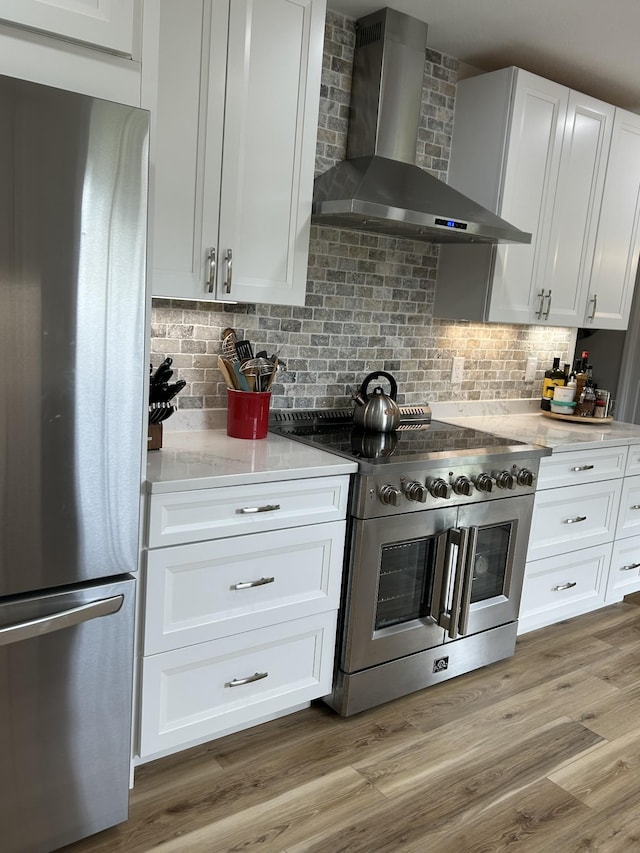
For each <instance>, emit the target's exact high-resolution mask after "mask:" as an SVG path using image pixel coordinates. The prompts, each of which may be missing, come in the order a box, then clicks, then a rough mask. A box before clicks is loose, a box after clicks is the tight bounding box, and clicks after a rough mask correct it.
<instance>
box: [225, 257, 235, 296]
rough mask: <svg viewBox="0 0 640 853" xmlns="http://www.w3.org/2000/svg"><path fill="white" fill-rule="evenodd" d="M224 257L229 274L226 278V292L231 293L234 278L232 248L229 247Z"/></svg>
mask: <svg viewBox="0 0 640 853" xmlns="http://www.w3.org/2000/svg"><path fill="white" fill-rule="evenodd" d="M224 257H225V261H226V262H227V275H226V278H225V280H224V292H225V293H231V280H232V278H233V252H232V251H231V249H227V252H226V254H225V256H224Z"/></svg>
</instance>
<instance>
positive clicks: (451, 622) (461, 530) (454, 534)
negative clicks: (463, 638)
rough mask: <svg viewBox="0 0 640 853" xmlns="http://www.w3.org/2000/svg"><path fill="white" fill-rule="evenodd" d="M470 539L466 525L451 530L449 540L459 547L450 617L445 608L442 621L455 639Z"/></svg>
mask: <svg viewBox="0 0 640 853" xmlns="http://www.w3.org/2000/svg"><path fill="white" fill-rule="evenodd" d="M468 541H469V531H468V530H467V529H466V527H452V528H451V530H450V531H449V542H450V544H451V545H453V546H454V547H455V548H457V549H458V554H457V557H456V567H455V570H454V576H453V593H452V595H451V608H450V610H449V614H448V617H447V615H446V610H445V618H444V620H442V621H441V623H440V624H441V625H442V627H443V628H447V629H448V634H449V637H450V639H452V640H455V638H456V637H457V636H458V618H459V614H460V604H461V602H462V589H463V581H464V576H465V566H466V563H467V543H468Z"/></svg>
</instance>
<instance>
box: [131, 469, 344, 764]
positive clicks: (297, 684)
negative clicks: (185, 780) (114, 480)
mask: <svg viewBox="0 0 640 853" xmlns="http://www.w3.org/2000/svg"><path fill="white" fill-rule="evenodd" d="M348 487H349V478H348V476H338V477H335V476H334V477H314V478H306V479H304V478H303V479H301V480H291V481H280V482H272V483H257V484H247V485H241V486H227V487H220V488H210V489H197V488H194V489H192V490H187V491H177V492H170V493H158V494H152V495H151V498H150V500H149V502H148V504H149V505H148V512H147V531H148V532H147V536H148V543H149V547H148V551H147V560H146V571H145V586H144V613H143V625H144V628H143V649H142V664H141V672H142V677H141V696H140V703H139V704H140V715H139V736H138V747H139V749H138V758H139V760H140V761H146V760H150V759H151V758H157V757H159V756H160V755H166V754H169V753H170V752H175V751H177V750H180V749H184V748H186V747H188V746H194V745H195V744H197V743H201V742H203V741H206V740H209V739H211V738H215V737H220V736H222V735H224V734H229V733H231V732H233V731H238V730H240V729H243V728H247V727H249V726H252V725H256V724H258V723H261V722H265V721H266V720H269V719H273V718H274V717H277V716H281V715H283V714H287V713H291V712H292V711H295V710H298V709H299V708H302V707H304V706H305V705H307V704H308V703H309V702H310V701H311V700H312V699H315V698H318V697H320V696H325V695H326V694H327V693H330V692H331V689H332V678H333V665H334V652H335V641H336V623H337V614H338V607H339V603H340V590H341V584H342V567H343V559H344V542H345V530H346V521H345V518H346V499H347V493H348Z"/></svg>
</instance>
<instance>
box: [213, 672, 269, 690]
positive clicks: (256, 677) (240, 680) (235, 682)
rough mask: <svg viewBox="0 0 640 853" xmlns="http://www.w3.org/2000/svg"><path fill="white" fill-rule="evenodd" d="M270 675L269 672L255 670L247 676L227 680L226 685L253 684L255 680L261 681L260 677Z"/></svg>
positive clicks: (240, 685)
mask: <svg viewBox="0 0 640 853" xmlns="http://www.w3.org/2000/svg"><path fill="white" fill-rule="evenodd" d="M268 675H269V673H268V672H255V673H254V674H253V675H248V676H247V677H246V678H234V679H232V680H231V681H227V682H226V683H225V685H224V686H225V687H242V685H243V684H253V682H254V681H260V679H262V678H266V677H267V676H268Z"/></svg>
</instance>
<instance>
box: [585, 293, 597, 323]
mask: <svg viewBox="0 0 640 853" xmlns="http://www.w3.org/2000/svg"><path fill="white" fill-rule="evenodd" d="M589 302H590V303H593V308H592V309H591V313H590V314H588V315H587V320H593V319H594V317H595V316H596V310H597V308H598V295H597V293H594V294H593V296H592V297H591V299H590V300H589Z"/></svg>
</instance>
